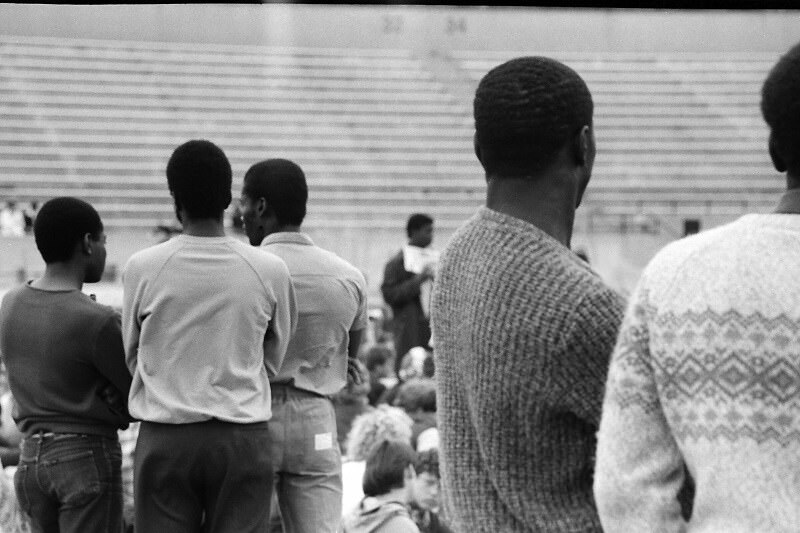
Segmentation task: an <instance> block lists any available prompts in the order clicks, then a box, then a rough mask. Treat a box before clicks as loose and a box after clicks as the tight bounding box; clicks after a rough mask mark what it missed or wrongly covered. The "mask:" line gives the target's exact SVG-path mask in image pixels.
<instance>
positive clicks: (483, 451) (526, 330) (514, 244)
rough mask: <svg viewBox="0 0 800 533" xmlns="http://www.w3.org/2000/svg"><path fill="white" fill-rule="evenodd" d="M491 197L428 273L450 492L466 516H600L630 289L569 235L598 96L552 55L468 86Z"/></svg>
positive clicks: (577, 522)
mask: <svg viewBox="0 0 800 533" xmlns="http://www.w3.org/2000/svg"><path fill="white" fill-rule="evenodd" d="M474 115H475V146H474V147H475V154H476V155H477V157H478V160H479V161H480V162H481V164H482V165H483V167H484V170H485V172H486V180H487V182H488V187H487V194H486V207H483V208H481V209H480V210H479V211H478V212H477V213H476V214H475V215H474V216H473V217H472V218H471V219H470V220H469V221H468V222H467V223H466V224H464V225H463V226H462V227H461V228H459V229H458V231H457V232H456V233H455V234H454V235H453V237H452V238H451V240H450V242H449V243H448V245H447V248H446V249H445V251H444V252H443V254H442V258H441V261H440V264H439V270H438V274H437V280H436V284H435V287H434V296H433V310H432V313H431V317H432V330H433V339H434V340H433V344H434V348H435V358H436V376H437V380H436V381H437V403H438V408H439V409H438V413H437V414H438V422H439V431H440V437H441V441H440V446H441V447H440V450H441V454H442V455H441V458H442V492H443V496H444V498H443V500H444V505H445V509H446V513H445V514H446V516H448V518H450V519H451V520H452V525H453V529H454V530H456V531H469V532H471V533H473V532H474V533H496V532H498V531H503V532H506V533H517V532H519V533H529V532H533V531H547V532H553V533H557V532H564V533H566V532H578V531H580V532H583V533H589V532H596V533H599V532H600V531H601V528H600V521H599V518H598V516H597V510H596V508H595V505H594V500H593V497H592V474H593V455H594V447H595V432H596V431H597V427H598V424H599V421H600V406H601V403H602V396H603V385H604V383H605V377H606V370H607V368H608V359H609V356H610V354H611V351H612V349H613V347H614V342H615V340H616V334H617V328H618V326H619V322H620V320H621V318H622V310H623V304H622V301H621V299H620V298H619V296H618V295H617V294H616V293H614V291H612V290H611V289H610V288H609V287H607V286H606V285H605V284H604V283H603V281H602V280H601V279H600V278H599V276H598V275H597V274H595V273H594V272H593V271H592V270H591V269H590V268H589V267H588V265H587V264H586V263H585V262H583V261H582V260H581V259H580V258H578V256H577V255H576V254H574V253H573V252H572V251H571V250H570V241H571V237H572V228H573V222H574V218H575V210H576V209H577V207H578V206H579V205H580V203H581V199H582V197H583V193H584V191H585V189H586V186H587V185H588V183H589V178H590V176H591V171H592V166H593V164H594V156H595V142H594V134H593V132H592V99H591V94H590V92H589V89H588V88H587V87H586V84H585V83H584V81H583V80H582V79H581V77H580V76H579V75H578V74H577V73H576V72H575V71H574V70H572V69H571V68H569V67H567V66H566V65H564V64H562V63H559V62H558V61H555V60H553V59H549V58H545V57H523V58H517V59H513V60H511V61H508V62H506V63H503V64H502V65H500V66H498V67H496V68H494V69H492V70H491V71H490V72H489V73H488V74H486V76H484V78H483V79H482V80H481V82H480V84H479V85H478V88H477V91H476V92H475V100H474Z"/></svg>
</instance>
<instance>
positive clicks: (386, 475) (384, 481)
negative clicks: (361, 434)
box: [362, 440, 417, 496]
mask: <svg viewBox="0 0 800 533" xmlns="http://www.w3.org/2000/svg"><path fill="white" fill-rule="evenodd" d="M416 458H417V454H416V452H415V451H414V449H413V448H412V447H411V446H409V445H408V444H406V443H405V442H400V441H391V440H385V441H383V442H381V443H380V444H378V445H377V446H376V447H375V449H374V450H373V451H372V452H371V453H370V454H369V457H367V463H366V466H365V467H364V478H363V482H362V488H363V489H364V496H380V495H381V494H386V493H387V492H389V491H391V490H392V489H400V488H403V486H404V485H405V476H406V469H407V468H408V467H409V466H410V465H413V464H414V461H415V460H416Z"/></svg>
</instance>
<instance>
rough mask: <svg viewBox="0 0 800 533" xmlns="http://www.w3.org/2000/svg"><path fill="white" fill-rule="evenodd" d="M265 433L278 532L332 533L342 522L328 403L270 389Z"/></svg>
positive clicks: (337, 455)
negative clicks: (267, 434)
mask: <svg viewBox="0 0 800 533" xmlns="http://www.w3.org/2000/svg"><path fill="white" fill-rule="evenodd" d="M269 429H270V435H271V441H272V442H271V446H272V448H271V456H272V460H273V462H274V467H275V491H276V493H277V495H278V505H279V507H280V513H281V517H282V519H283V529H284V531H285V532H286V533H308V532H313V533H336V532H337V531H339V525H340V523H341V518H342V456H341V452H340V450H339V442H338V439H337V432H336V414H335V412H334V410H333V404H332V403H331V401H330V400H329V399H327V398H324V397H321V396H317V395H315V394H311V393H309V392H305V391H302V390H299V389H296V388H294V387H289V386H285V385H277V384H272V418H271V419H270V421H269Z"/></svg>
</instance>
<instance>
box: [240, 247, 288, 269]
mask: <svg viewBox="0 0 800 533" xmlns="http://www.w3.org/2000/svg"><path fill="white" fill-rule="evenodd" d="M231 248H232V249H233V250H234V251H236V252H237V253H238V254H239V255H240V256H241V257H243V258H244V259H245V260H246V261H247V262H248V263H249V264H250V265H251V266H252V267H253V268H255V269H256V270H258V271H259V272H268V273H280V274H281V275H286V276H288V275H289V269H288V267H287V266H286V262H285V261H284V260H283V259H282V258H281V257H280V256H279V255H278V254H276V253H274V252H271V251H270V250H268V249H266V248H265V247H263V246H251V245H249V244H246V243H244V242H241V241H235V242H233V243H231Z"/></svg>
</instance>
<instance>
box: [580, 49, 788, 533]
mask: <svg viewBox="0 0 800 533" xmlns="http://www.w3.org/2000/svg"><path fill="white" fill-rule="evenodd" d="M761 111H762V113H763V116H764V119H765V121H766V123H767V125H768V126H769V130H770V136H769V142H768V147H767V146H765V148H767V149H768V151H769V154H770V156H771V157H772V161H773V164H774V166H775V169H776V170H777V171H778V172H782V173H783V172H785V173H786V187H787V191H786V192H785V193H784V194H783V196H782V197H781V198H780V201H779V202H777V204H778V205H777V206H776V208H775V210H774V211H773V212H772V213H764V214H747V215H744V216H742V217H740V218H739V219H737V220H735V221H733V222H731V223H729V224H726V225H723V226H720V227H717V228H714V229H711V230H708V231H705V232H703V233H699V234H697V235H693V236H690V237H686V238H684V239H681V240H679V241H677V242H674V243H672V244H670V245H668V246H667V247H665V248H664V249H663V250H661V251H660V252H658V254H656V256H655V257H654V258H653V259H652V260H651V261H650V263H649V264H648V265H647V267H646V268H645V270H644V272H643V274H642V276H641V278H640V280H639V282H638V284H637V287H636V289H635V290H634V293H633V296H632V297H631V302H630V305H629V307H628V310H627V312H626V314H625V321H624V323H623V325H622V329H621V332H620V339H619V343H618V344H617V348H616V350H615V351H614V356H613V358H612V360H611V367H610V371H609V376H608V384H607V386H606V398H605V403H604V405H603V419H602V422H601V424H600V432H599V436H598V448H597V472H596V477H595V496H596V499H597V506H598V508H599V510H600V518H601V520H602V523H603V528H604V530H605V531H607V532H609V533H627V532H629V531H697V532H699V531H703V532H706V531H708V532H712V531H713V532H716V531H724V532H726V533H749V532H753V531H758V532H762V533H767V532H769V533H779V532H780V533H790V532H796V531H800V429H798V428H799V427H800V426H798V422H799V421H800V420H799V419H798V417H800V394H798V393H799V392H800V357H798V347H800V279H798V277H797V273H798V272H799V271H800V44H797V45H795V46H794V47H793V48H792V49H791V50H789V52H788V53H786V54H785V55H784V56H783V57H781V59H780V60H779V61H778V63H777V64H776V65H775V66H774V67H773V68H772V70H771V71H770V73H769V75H768V76H767V78H766V81H765V82H764V85H763V88H762V91H761ZM685 469H686V470H688V472H689V473H690V474H691V477H692V478H693V479H694V482H695V497H694V508H693V512H692V516H691V518H690V519H689V520H688V522H687V520H686V519H684V517H683V516H682V515H681V509H680V506H679V503H678V500H677V495H678V491H679V489H680V488H681V485H682V483H683V481H684V478H685V475H684V471H685Z"/></svg>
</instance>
